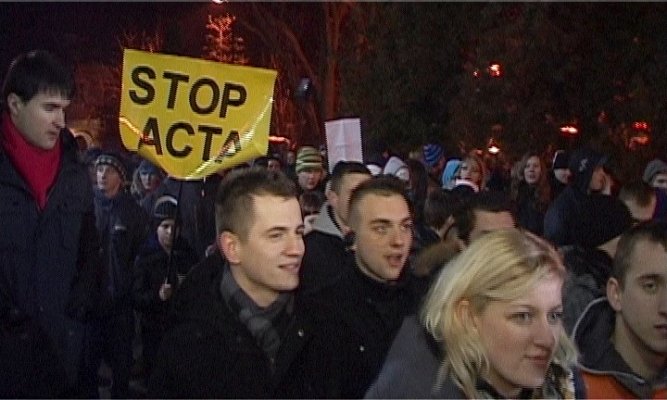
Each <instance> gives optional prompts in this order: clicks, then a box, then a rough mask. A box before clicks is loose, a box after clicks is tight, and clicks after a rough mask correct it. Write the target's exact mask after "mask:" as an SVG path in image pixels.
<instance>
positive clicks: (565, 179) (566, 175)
mask: <svg viewBox="0 0 667 400" xmlns="http://www.w3.org/2000/svg"><path fill="white" fill-rule="evenodd" d="M570 175H572V173H571V172H570V170H569V169H567V168H556V169H554V176H555V177H556V179H558V180H559V181H560V183H563V184H565V185H567V184H568V183H569V182H570Z"/></svg>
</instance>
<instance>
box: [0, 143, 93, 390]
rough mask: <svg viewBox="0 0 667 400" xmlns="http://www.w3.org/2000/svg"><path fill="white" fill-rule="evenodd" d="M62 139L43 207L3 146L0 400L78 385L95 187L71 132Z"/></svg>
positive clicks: (88, 303) (89, 307)
mask: <svg viewBox="0 0 667 400" xmlns="http://www.w3.org/2000/svg"><path fill="white" fill-rule="evenodd" d="M61 140H62V148H63V154H62V157H61V166H60V170H59V172H58V175H57V177H56V181H55V183H54V184H53V187H52V188H51V189H50V192H49V195H48V201H47V204H46V207H45V208H44V210H42V211H41V212H40V211H39V209H38V207H37V205H36V202H35V199H34V198H33V197H32V195H31V192H30V190H29V189H28V186H27V185H26V183H25V181H24V180H23V178H22V177H21V176H20V175H19V174H18V172H17V171H16V169H15V168H14V166H13V165H12V163H11V161H10V159H9V158H8V156H7V155H5V154H4V152H3V151H2V150H1V149H0V223H1V224H2V230H3V233H2V234H0V286H2V290H0V292H4V294H2V295H0V321H1V325H2V327H1V328H0V329H2V332H0V397H20V396H27V397H54V396H57V395H59V392H60V390H61V389H63V388H66V387H70V388H71V387H72V386H73V385H75V382H76V381H77V379H78V376H79V367H80V362H81V357H82V352H83V347H84V336H85V333H86V329H87V328H86V324H85V323H84V322H83V321H86V320H87V319H88V318H89V317H90V314H91V313H92V311H93V309H95V308H96V301H97V300H98V299H99V292H98V291H97V285H96V273H97V268H98V266H99V241H98V236H97V232H96V230H95V215H94V212H93V192H92V187H91V184H90V179H89V176H88V171H87V168H86V166H85V165H84V164H83V163H82V162H80V160H79V159H78V154H77V147H76V142H75V141H74V138H73V137H72V135H71V133H69V132H68V131H63V133H62V134H61ZM57 370H59V371H57ZM63 372H65V373H66V376H65V375H64V374H63Z"/></svg>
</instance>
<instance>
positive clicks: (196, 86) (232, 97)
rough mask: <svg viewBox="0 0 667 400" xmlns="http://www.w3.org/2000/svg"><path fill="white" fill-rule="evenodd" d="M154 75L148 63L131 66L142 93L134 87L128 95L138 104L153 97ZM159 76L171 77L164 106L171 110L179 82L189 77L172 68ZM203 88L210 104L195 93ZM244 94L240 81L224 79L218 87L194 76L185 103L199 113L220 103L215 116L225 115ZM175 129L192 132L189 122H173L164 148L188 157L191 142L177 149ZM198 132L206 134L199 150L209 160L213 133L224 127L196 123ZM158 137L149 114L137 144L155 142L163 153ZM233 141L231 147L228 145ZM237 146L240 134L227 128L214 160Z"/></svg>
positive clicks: (193, 133) (235, 150)
mask: <svg viewBox="0 0 667 400" xmlns="http://www.w3.org/2000/svg"><path fill="white" fill-rule="evenodd" d="M156 77H157V75H156V73H155V71H154V70H153V69H152V68H151V67H149V66H138V67H136V68H134V69H133V70H132V73H131V78H132V82H133V83H134V84H135V85H136V86H137V87H139V88H141V89H143V90H144V91H145V93H141V94H140V93H139V92H138V91H137V90H130V91H129V95H130V99H131V100H132V102H134V103H135V104H137V105H147V104H150V103H152V102H153V101H154V100H155V94H156V91H155V87H154V86H153V84H152V83H151V81H154V80H155V79H156ZM162 77H163V78H164V79H166V80H169V81H170V84H169V96H168V97H167V104H166V107H167V109H168V110H173V109H174V107H175V104H176V98H177V96H178V93H179V87H180V86H179V83H183V84H188V83H189V82H190V77H189V76H187V75H185V74H181V73H177V72H172V71H165V72H164V73H163V74H162ZM144 78H145V79H144ZM202 89H204V90H207V91H209V92H210V93H211V94H212V96H211V99H210V102H209V104H205V105H201V104H199V103H198V102H197V95H198V93H199V92H200V90H202ZM246 97H247V91H246V89H245V87H244V86H242V85H239V84H235V83H230V82H225V84H224V85H223V87H222V91H221V90H220V86H219V85H218V84H217V82H216V81H215V80H213V79H211V78H207V77H202V78H199V79H198V80H196V81H195V82H194V83H193V84H192V85H191V86H190V92H189V94H188V104H189V106H190V109H191V110H192V112H194V113H196V114H199V115H210V114H212V113H213V112H214V111H216V110H217V109H218V107H219V109H220V111H219V113H218V116H219V117H220V118H226V117H227V111H228V109H229V107H240V106H242V105H243V104H244V103H245V101H246ZM178 131H183V132H185V133H186V134H187V135H189V136H194V135H195V129H194V127H193V126H192V125H190V124H189V123H188V122H184V121H179V122H175V123H173V124H172V125H171V126H169V128H168V129H167V134H166V137H165V139H166V141H165V147H166V150H167V151H168V152H169V154H171V155H172V156H174V157H183V158H184V157H188V156H189V155H190V153H191V152H192V147H191V146H188V145H186V146H185V147H183V148H182V149H176V148H175V147H174V143H173V138H174V135H175V134H176V132H178ZM197 132H200V133H203V134H204V135H206V138H205V142H204V148H203V150H202V160H203V161H208V160H209V159H210V152H211V142H212V138H213V135H222V133H223V129H222V128H220V127H217V126H210V125H199V126H198V127H197ZM160 138H161V135H160V129H159V126H158V121H157V118H156V117H149V118H148V120H147V121H146V124H145V126H144V128H143V129H142V138H141V141H140V143H139V145H140V146H141V145H142V144H143V145H153V146H155V152H156V154H158V155H162V154H163V149H162V141H161V140H160ZM232 145H233V147H234V149H233V150H232V149H231V147H232ZM240 150H241V143H240V138H239V134H238V132H237V131H234V130H232V131H230V133H229V135H228V137H227V140H226V141H225V143H224V144H223V146H222V150H221V151H220V152H219V154H218V155H217V157H216V160H218V159H221V158H222V157H225V156H227V157H229V156H231V155H233V154H235V153H236V152H238V151H240Z"/></svg>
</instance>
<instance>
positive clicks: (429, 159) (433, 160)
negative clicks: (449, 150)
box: [423, 143, 444, 168]
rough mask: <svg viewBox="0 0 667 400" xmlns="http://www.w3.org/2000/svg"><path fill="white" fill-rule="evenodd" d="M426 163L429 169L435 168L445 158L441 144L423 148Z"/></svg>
mask: <svg viewBox="0 0 667 400" xmlns="http://www.w3.org/2000/svg"><path fill="white" fill-rule="evenodd" d="M423 153H424V163H425V164H426V166H427V167H429V168H433V167H435V166H436V164H438V161H440V159H441V158H442V157H443V153H444V152H443V150H442V146H440V145H439V144H430V143H429V144H426V145H424V147H423Z"/></svg>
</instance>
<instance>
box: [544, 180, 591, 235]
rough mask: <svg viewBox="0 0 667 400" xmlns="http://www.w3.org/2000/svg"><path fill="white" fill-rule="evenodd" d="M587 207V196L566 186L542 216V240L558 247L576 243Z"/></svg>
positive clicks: (573, 187)
mask: <svg viewBox="0 0 667 400" xmlns="http://www.w3.org/2000/svg"><path fill="white" fill-rule="evenodd" d="M587 207H588V195H587V194H586V193H585V192H582V191H580V190H578V189H577V188H576V187H575V186H572V185H569V186H567V187H566V188H565V189H563V191H562V192H561V194H560V195H559V196H558V197H556V199H555V200H554V201H553V203H551V206H549V209H548V210H547V212H546V214H545V215H544V238H545V239H547V240H549V241H551V242H552V243H553V244H554V245H555V246H558V247H560V246H567V245H571V244H574V243H576V240H577V238H576V233H577V232H580V231H582V230H583V229H582V228H581V227H580V226H579V224H580V223H581V222H582V215H583V213H585V212H586V208H587Z"/></svg>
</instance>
